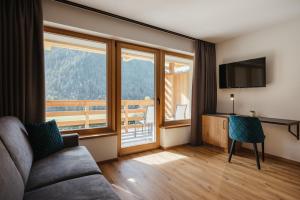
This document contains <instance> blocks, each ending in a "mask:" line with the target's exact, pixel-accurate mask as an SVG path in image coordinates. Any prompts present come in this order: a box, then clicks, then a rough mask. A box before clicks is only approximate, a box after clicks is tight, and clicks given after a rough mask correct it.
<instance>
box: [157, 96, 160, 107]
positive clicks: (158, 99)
mask: <svg viewBox="0 0 300 200" xmlns="http://www.w3.org/2000/svg"><path fill="white" fill-rule="evenodd" d="M156 101H157V105H160V98H159V97H157V99H156Z"/></svg>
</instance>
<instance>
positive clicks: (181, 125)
mask: <svg viewBox="0 0 300 200" xmlns="http://www.w3.org/2000/svg"><path fill="white" fill-rule="evenodd" d="M187 126H191V124H190V123H187V124H172V125H164V126H161V127H160V128H164V129H171V128H182V127H187Z"/></svg>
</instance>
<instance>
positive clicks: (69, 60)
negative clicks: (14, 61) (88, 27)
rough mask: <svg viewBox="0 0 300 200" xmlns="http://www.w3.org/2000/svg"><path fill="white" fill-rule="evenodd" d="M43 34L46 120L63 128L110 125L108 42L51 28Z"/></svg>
mask: <svg viewBox="0 0 300 200" xmlns="http://www.w3.org/2000/svg"><path fill="white" fill-rule="evenodd" d="M44 38H45V39H44V49H45V50H44V51H45V78H46V118H47V120H51V119H55V120H56V121H57V124H58V126H59V128H60V130H62V131H70V130H88V129H93V130H95V129H101V128H109V127H110V126H111V120H110V119H111V113H110V110H111V109H110V107H111V106H110V105H109V103H108V102H109V101H108V100H109V97H110V88H109V85H110V84H109V81H108V80H111V79H110V78H108V77H109V74H110V72H109V68H108V66H109V65H110V57H109V55H108V54H110V52H109V49H110V46H109V42H106V41H104V40H102V39H100V38H97V37H92V36H86V35H84V34H79V33H73V32H70V31H62V30H59V29H58V30H56V29H52V28H48V29H46V31H45V34H44Z"/></svg>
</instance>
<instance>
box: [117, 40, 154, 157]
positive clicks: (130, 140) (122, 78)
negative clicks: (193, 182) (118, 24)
mask: <svg viewBox="0 0 300 200" xmlns="http://www.w3.org/2000/svg"><path fill="white" fill-rule="evenodd" d="M157 58H158V51H157V50H155V49H151V48H145V47H140V46H135V45H130V44H125V43H118V44H117V62H118V63H117V64H118V69H117V73H118V82H119V83H118V86H117V91H118V97H119V98H118V99H117V101H118V104H119V106H118V112H119V114H118V116H119V117H118V118H119V120H118V127H119V128H118V132H119V153H120V154H129V153H134V152H139V151H143V150H148V149H153V148H156V147H158V146H159V138H158V131H159V129H158V126H157V124H158V123H157V121H158V120H157V118H158V116H159V115H158V112H159V109H158V107H157V106H158V103H159V101H157V99H159V98H158V94H159V93H158V91H157V90H158V89H157V88H156V86H157V85H158V84H157V81H156V80H159V79H158V76H157V75H156V74H157V72H158V70H157V67H158V66H159V65H158V61H157Z"/></svg>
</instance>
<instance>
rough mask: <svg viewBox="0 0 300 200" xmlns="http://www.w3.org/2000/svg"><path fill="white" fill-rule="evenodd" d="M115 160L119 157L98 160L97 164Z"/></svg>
mask: <svg viewBox="0 0 300 200" xmlns="http://www.w3.org/2000/svg"><path fill="white" fill-rule="evenodd" d="M113 161H118V158H112V159H108V160H102V161H100V162H97V164H103V163H107V162H113Z"/></svg>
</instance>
